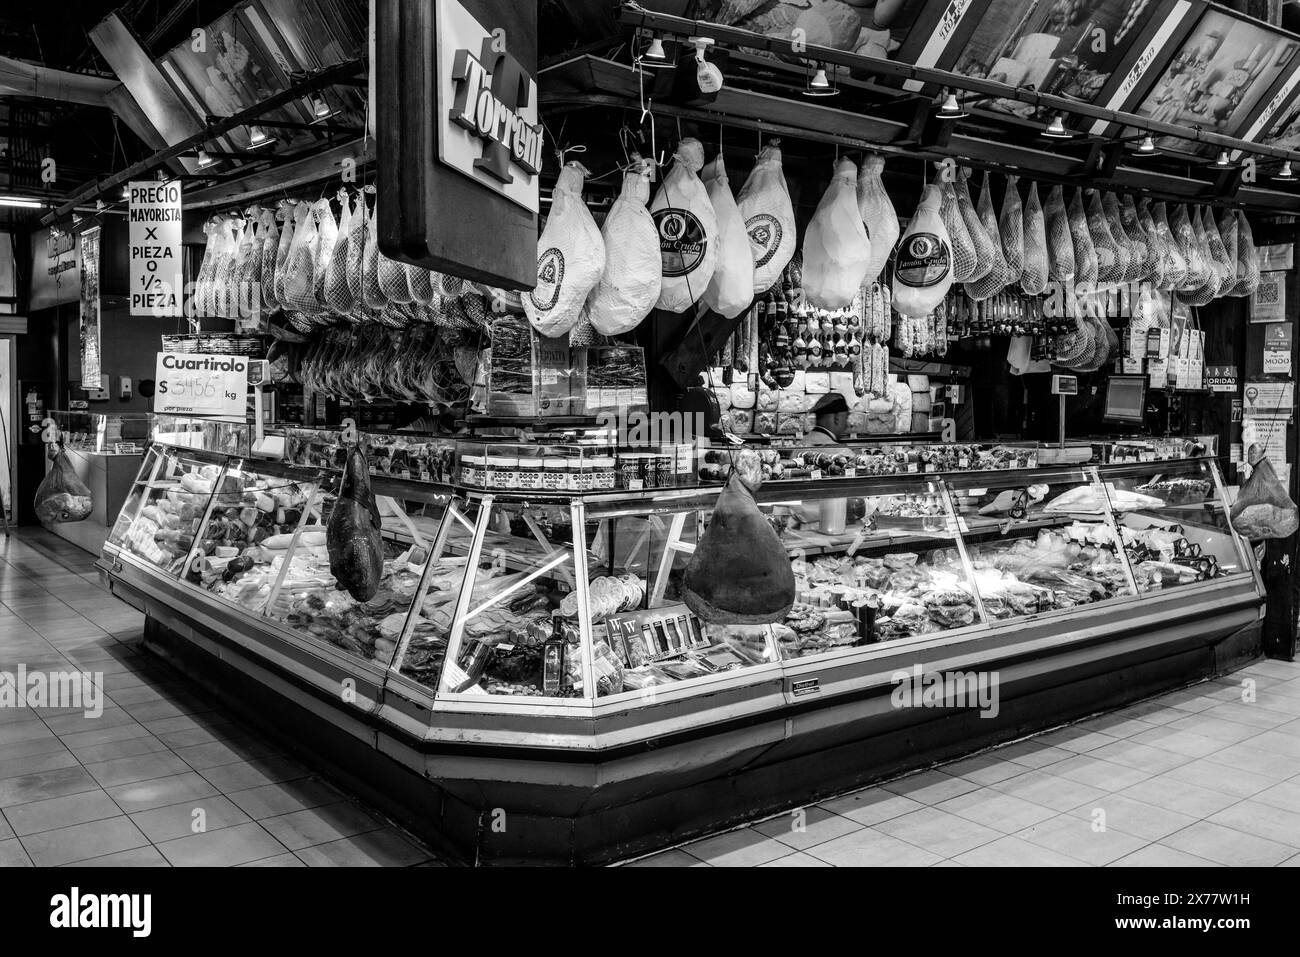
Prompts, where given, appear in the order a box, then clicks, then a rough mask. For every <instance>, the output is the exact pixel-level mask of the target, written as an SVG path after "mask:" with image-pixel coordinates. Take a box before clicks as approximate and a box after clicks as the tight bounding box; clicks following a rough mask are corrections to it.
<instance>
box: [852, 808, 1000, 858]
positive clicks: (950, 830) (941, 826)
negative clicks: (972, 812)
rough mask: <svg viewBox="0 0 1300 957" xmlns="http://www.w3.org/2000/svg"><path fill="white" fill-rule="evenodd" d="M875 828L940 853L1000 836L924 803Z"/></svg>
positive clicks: (956, 851) (950, 854)
mask: <svg viewBox="0 0 1300 957" xmlns="http://www.w3.org/2000/svg"><path fill="white" fill-rule="evenodd" d="M875 830H877V831H879V832H881V833H882V834H888V835H889V836H890V837H896V838H898V839H899V840H900V841H907V843H909V844H915V845H916V846H917V847H921V848H924V849H925V850H927V851H930V852H931V853H934V854H937V855H938V856H939V857H956V856H957V855H958V854H961V853H964V852H965V851H969V850H971V849H972V848H975V847H979V846H980V845H981V844H987V843H988V842H990V841H996V840H997V839H998V838H1000V837H1002V832H1001V831H996V830H994V829H993V828H991V827H985V826H984V825H983V824H976V823H975V822H974V821H968V820H966V819H965V818H962V817H958V816H957V815H956V814H950V813H948V812H946V811H940V810H938V809H937V808H932V807H923V808H921V809H920V810H918V811H913V812H912V813H910V814H904V815H903V816H902V817H896V818H893V819H891V820H888V821H885V822H884V823H883V824H879V825H877V826H876V828H875Z"/></svg>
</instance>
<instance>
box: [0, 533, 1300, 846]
mask: <svg viewBox="0 0 1300 957" xmlns="http://www.w3.org/2000/svg"><path fill="white" fill-rule="evenodd" d="M141 624H142V619H141V616H140V615H139V614H138V613H137V612H135V611H134V610H132V609H130V608H129V607H128V606H126V605H125V604H123V603H121V602H119V601H117V600H116V599H115V598H113V597H112V596H111V595H109V594H108V593H107V592H106V591H105V590H103V589H102V588H100V587H99V584H98V578H97V576H96V575H95V573H94V572H93V570H92V560H91V558H90V557H89V556H88V555H87V554H86V553H84V552H82V551H80V550H79V549H76V548H75V547H73V546H70V545H68V544H67V543H65V542H63V541H62V540H60V539H58V538H56V537H54V536H52V535H49V534H48V533H44V532H39V531H36V532H34V531H29V530H24V531H23V532H22V533H21V534H20V535H19V536H16V537H10V538H7V539H6V538H2V537H0V670H12V669H14V668H16V667H17V665H18V664H19V663H20V662H21V663H25V664H26V665H27V667H28V669H29V670H34V669H49V670H66V669H69V668H71V667H72V666H74V665H75V666H76V667H77V668H78V669H84V670H89V671H99V672H103V673H104V676H105V677H104V680H105V685H106V689H105V690H106V694H107V698H108V700H107V701H106V702H105V707H104V713H103V715H102V716H100V717H99V718H97V719H88V718H86V717H84V716H83V715H82V714H81V713H79V712H72V713H61V712H59V711H55V710H50V709H45V710H41V711H33V710H31V709H15V708H0V867H5V866H27V865H30V864H33V863H35V864H37V865H45V866H56V865H61V864H73V863H77V864H83V865H84V864H94V865H106V866H127V865H135V866H164V867H165V866H168V865H176V866H184V865H198V864H204V865H238V866H274V867H282V866H290V867H297V866H301V865H303V864H307V865H313V866H331V865H336V866H337V865H411V864H431V863H435V861H434V860H433V858H432V855H431V854H430V853H429V852H428V851H427V850H426V849H425V848H424V847H422V846H421V845H419V844H418V843H417V842H415V841H413V840H412V839H411V838H410V837H408V836H407V835H406V834H405V833H403V832H402V831H400V830H398V829H397V828H394V827H393V826H391V825H390V824H388V823H387V822H386V821H384V820H383V819H381V818H380V817H378V816H377V815H376V814H375V813H374V812H372V811H369V810H367V809H366V808H365V807H363V806H362V805H361V804H360V803H358V802H357V801H355V800H353V799H351V798H350V797H349V796H348V795H347V794H345V793H343V792H341V791H340V790H338V789H337V788H336V787H334V786H333V785H331V784H329V783H328V782H327V781H325V780H323V779H322V778H321V777H320V776H318V775H314V774H312V773H311V771H310V770H309V769H308V768H307V767H305V766H303V765H302V764H300V763H298V762H297V761H295V760H294V759H293V758H292V757H290V756H288V755H286V754H284V753H282V752H281V751H279V750H278V749H277V748H275V747H274V746H272V745H270V744H268V743H267V742H266V740H265V739H264V738H262V737H260V736H259V735H258V734H257V733H256V732H255V731H253V730H251V729H250V728H248V727H246V726H244V725H242V724H241V723H240V722H239V720H238V719H237V718H236V716H235V715H233V714H232V713H231V712H229V711H227V710H226V709H225V708H224V707H223V706H222V705H221V703H220V702H217V701H214V700H211V699H210V698H209V697H208V696H206V695H205V694H204V693H202V692H201V691H199V690H198V689H196V687H195V686H194V685H193V684H192V683H190V682H189V681H187V680H186V679H184V678H183V677H182V676H180V675H178V674H177V673H175V672H174V671H172V670H170V669H169V668H167V667H166V666H165V665H163V664H161V663H160V662H158V661H157V660H156V659H154V658H152V657H151V656H149V655H148V654H147V653H144V652H142V651H141V650H139V648H138V643H139V639H140V633H141ZM1246 682H1249V683H1250V684H1251V686H1252V687H1253V692H1254V698H1253V700H1250V701H1246V700H1243V688H1244V687H1246V684H1245V683H1246ZM199 811H201V812H202V818H203V824H204V828H203V829H198V828H196V826H195V822H196V820H197V819H198V817H199V815H198V814H197V813H196V812H199ZM196 831H197V833H196ZM1035 864H1044V865H1060V866H1079V865H1094V866H1095V865H1105V866H1121V867H1122V866H1137V865H1159V866H1164V865H1171V866H1172V865H1189V866H1190V865H1195V866H1204V867H1213V866H1223V865H1228V866H1231V865H1269V866H1272V865H1282V866H1289V867H1296V866H1300V665H1296V664H1288V663H1282V662H1276V661H1262V662H1258V663H1256V664H1253V665H1251V666H1249V667H1248V668H1245V669H1243V670H1242V671H1240V672H1238V673H1236V674H1234V675H1231V676H1228V677H1225V678H1220V679H1217V680H1214V681H1210V682H1205V683H1202V684H1198V685H1195V686H1193V687H1190V688H1184V689H1181V690H1178V691H1174V692H1170V693H1169V694H1166V695H1163V696H1161V697H1159V698H1157V699H1154V700H1151V701H1146V702H1142V703H1140V704H1137V705H1133V706H1132V707H1129V708H1125V709H1123V710H1122V711H1118V712H1115V713H1112V714H1107V715H1104V716H1101V717H1096V718H1092V719H1089V720H1087V721H1083V722H1081V723H1079V724H1075V725H1072V726H1069V727H1066V728H1059V729H1057V730H1055V731H1051V732H1048V733H1046V734H1041V735H1038V736H1036V737H1034V738H1030V739H1026V740H1023V741H1017V742H1014V743H1012V744H1008V745H1004V746H1003V747H1000V748H997V749H994V750H992V751H988V752H985V753H982V754H977V755H974V756H972V757H969V758H965V759H963V760H960V761H957V762H954V763H951V764H946V765H943V766H941V767H939V768H934V769H930V770H927V771H922V772H919V773H916V774H912V775H909V776H907V777H904V778H900V779H898V780H895V781H890V782H887V783H885V784H882V785H880V786H877V787H870V788H865V789H863V790H860V791H855V792H853V793H851V794H846V795H842V796H840V797H837V798H834V799H832V800H828V801H824V802H822V803H821V804H818V805H815V806H811V807H808V808H804V809H802V810H801V811H800V812H798V813H794V812H792V813H790V814H785V815H781V816H779V817H775V818H772V819H770V820H767V821H763V822H760V823H758V824H754V825H751V826H749V827H746V828H742V829H740V830H736V831H729V832H727V833H724V834H718V835H714V836H712V837H708V838H705V839H703V840H699V841H696V842H694V843H692V844H688V845H685V846H683V847H681V848H675V849H673V850H669V851H664V852H662V853H660V854H656V855H653V856H651V857H648V858H644V859H642V860H640V861H637V862H634V864H633V866H660V867H663V866H710V865H712V866H740V867H750V866H762V867H825V866H852V865H902V866H939V865H945V866H954V865H974V866H979V865H992V866H1026V865H1035Z"/></svg>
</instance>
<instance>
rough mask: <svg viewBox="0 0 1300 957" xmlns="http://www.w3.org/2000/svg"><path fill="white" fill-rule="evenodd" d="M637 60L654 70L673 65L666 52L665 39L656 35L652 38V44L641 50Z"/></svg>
mask: <svg viewBox="0 0 1300 957" xmlns="http://www.w3.org/2000/svg"><path fill="white" fill-rule="evenodd" d="M637 60H638V61H639V62H640V63H641V65H642V66H644V67H649V68H650V69H652V70H661V69H663V68H664V67H669V66H672V65H673V64H672V63H670V62H669V61H668V54H667V53H665V52H664V41H663V40H661V39H660V38H659V37H656V36H652V37H651V38H650V45H649V46H648V47H646V48H645V49H644V50H642V51H641V55H640V56H639V57H637Z"/></svg>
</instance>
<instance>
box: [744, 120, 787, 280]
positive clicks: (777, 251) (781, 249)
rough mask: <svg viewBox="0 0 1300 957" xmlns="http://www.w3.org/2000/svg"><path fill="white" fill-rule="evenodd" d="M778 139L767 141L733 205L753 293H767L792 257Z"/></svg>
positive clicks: (779, 277) (785, 192) (783, 175)
mask: <svg viewBox="0 0 1300 957" xmlns="http://www.w3.org/2000/svg"><path fill="white" fill-rule="evenodd" d="M780 142H781V141H780V140H775V139H774V140H769V141H768V144H767V146H765V147H763V149H762V150H761V151H760V152H759V154H758V161H757V162H756V163H755V164H754V169H753V171H752V172H750V174H749V178H748V179H746V180H745V185H744V186H743V187H742V188H741V190H740V196H739V197H738V199H737V205H738V206H739V208H740V214H741V216H743V217H744V219H745V230H746V232H748V233H749V248H750V252H751V254H752V255H753V258H754V292H755V294H758V293H764V292H767V290H768V289H770V288H771V287H772V286H773V285H774V284H775V283H777V282H779V281H780V279H781V273H782V272H783V271H784V270H785V267H786V266H787V265H789V263H790V260H791V259H792V258H793V257H794V253H795V249H796V242H797V236H796V231H795V230H796V226H795V219H794V206H793V204H792V203H791V202H790V191H789V189H788V188H787V187H786V184H785V174H784V172H782V169H781V149H780Z"/></svg>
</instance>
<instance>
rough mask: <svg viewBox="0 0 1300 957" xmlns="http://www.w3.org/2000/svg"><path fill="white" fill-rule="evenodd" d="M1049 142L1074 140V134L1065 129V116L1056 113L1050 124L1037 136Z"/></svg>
mask: <svg viewBox="0 0 1300 957" xmlns="http://www.w3.org/2000/svg"><path fill="white" fill-rule="evenodd" d="M1038 135H1039V136H1043V137H1045V138H1047V139H1049V140H1069V139H1073V138H1074V134H1073V133H1071V132H1070V131H1069V130H1067V129H1066V128H1065V114H1064V113H1057V114H1056V115H1055V116H1053V117H1052V122H1050V123H1048V124H1047V127H1046V128H1045V129H1044V130H1043V131H1042V132H1041V133H1040V134H1038Z"/></svg>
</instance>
